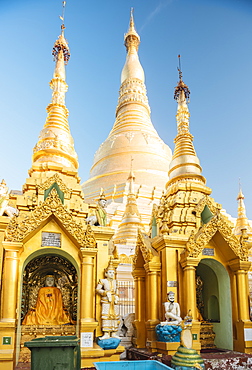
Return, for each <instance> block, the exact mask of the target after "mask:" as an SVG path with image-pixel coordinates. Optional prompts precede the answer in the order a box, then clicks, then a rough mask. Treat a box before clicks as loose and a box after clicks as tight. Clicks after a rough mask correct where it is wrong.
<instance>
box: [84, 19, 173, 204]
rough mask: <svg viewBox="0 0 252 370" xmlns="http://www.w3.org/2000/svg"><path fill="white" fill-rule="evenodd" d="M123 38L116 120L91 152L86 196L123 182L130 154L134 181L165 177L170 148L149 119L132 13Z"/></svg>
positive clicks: (157, 182) (161, 181)
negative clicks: (123, 48) (92, 160)
mask: <svg viewBox="0 0 252 370" xmlns="http://www.w3.org/2000/svg"><path fill="white" fill-rule="evenodd" d="M124 40H125V46H126V49H127V57H126V62H125V65H124V67H123V70H122V74H121V87H120V92H119V100H118V105H117V108H116V120H115V123H114V126H113V128H112V130H111V132H110V134H109V136H108V138H107V139H106V140H105V141H104V142H103V143H102V145H101V146H100V148H99V149H98V151H97V152H96V154H95V157H94V163H93V166H92V168H91V171H90V179H89V180H88V181H86V182H85V183H84V185H83V190H84V193H85V198H86V199H87V200H92V199H94V198H95V197H97V194H98V191H99V189H100V188H101V187H103V188H104V189H105V192H106V189H107V188H108V187H110V186H114V184H122V183H124V184H125V183H126V180H127V175H128V173H129V170H130V168H129V163H130V158H131V156H132V155H133V156H134V172H135V175H136V183H137V184H145V185H146V186H151V187H152V188H153V186H154V185H155V186H157V187H161V188H163V187H164V185H165V183H166V182H167V180H168V176H167V171H168V166H169V163H170V159H171V150H170V148H169V147H168V146H167V145H166V144H165V143H164V142H163V141H162V140H161V138H160V137H159V136H158V133H157V131H156V130H155V128H154V127H153V124H152V122H151V119H150V106H149V103H148V98H147V95H146V87H145V84H144V71H143V68H142V66H141V63H140V61H139V58H138V52H137V51H138V46H139V43H140V37H139V35H138V33H137V32H136V30H135V25H134V19H133V14H132V13H131V17H130V26H129V30H128V32H127V33H126V35H125V37H124ZM106 197H107V199H108V200H109V199H110V198H111V195H110V194H107V192H106Z"/></svg>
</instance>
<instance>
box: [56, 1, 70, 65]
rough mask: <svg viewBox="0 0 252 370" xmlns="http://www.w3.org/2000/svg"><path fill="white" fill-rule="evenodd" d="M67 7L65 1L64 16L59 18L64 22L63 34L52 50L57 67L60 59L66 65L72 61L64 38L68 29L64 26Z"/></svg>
mask: <svg viewBox="0 0 252 370" xmlns="http://www.w3.org/2000/svg"><path fill="white" fill-rule="evenodd" d="M65 7H66V1H63V2H62V15H60V16H59V17H60V19H61V21H62V24H61V34H60V36H59V37H58V39H57V40H56V41H55V43H54V46H53V50H52V55H53V60H54V61H55V62H56V67H57V62H58V61H59V59H63V60H64V62H65V64H67V63H68V61H69V59H70V49H69V46H68V43H67V41H66V40H65V37H64V30H65V29H66V27H65V24H64V22H65Z"/></svg>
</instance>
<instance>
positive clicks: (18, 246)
mask: <svg viewBox="0 0 252 370" xmlns="http://www.w3.org/2000/svg"><path fill="white" fill-rule="evenodd" d="M2 244H3V248H4V250H5V251H6V252H16V253H19V254H20V253H22V252H23V243H22V242H7V241H3V242H2Z"/></svg>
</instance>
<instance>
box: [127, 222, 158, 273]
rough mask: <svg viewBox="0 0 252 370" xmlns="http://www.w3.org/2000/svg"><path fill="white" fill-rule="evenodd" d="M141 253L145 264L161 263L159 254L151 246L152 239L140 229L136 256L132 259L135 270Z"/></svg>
mask: <svg viewBox="0 0 252 370" xmlns="http://www.w3.org/2000/svg"><path fill="white" fill-rule="evenodd" d="M139 253H141V254H142V256H143V259H144V263H145V264H146V263H149V262H160V259H159V255H158V252H157V251H155V249H154V248H153V247H152V246H151V240H150V238H149V237H148V236H147V235H146V234H144V233H142V232H141V231H140V230H139V229H138V235H137V243H136V249H135V254H134V256H133V258H132V268H133V270H134V269H135V268H136V262H137V259H138V256H139Z"/></svg>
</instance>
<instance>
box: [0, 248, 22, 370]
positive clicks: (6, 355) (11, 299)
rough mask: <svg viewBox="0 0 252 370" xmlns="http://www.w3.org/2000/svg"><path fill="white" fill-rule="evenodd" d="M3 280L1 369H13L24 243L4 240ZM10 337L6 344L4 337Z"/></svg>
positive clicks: (0, 338)
mask: <svg viewBox="0 0 252 370" xmlns="http://www.w3.org/2000/svg"><path fill="white" fill-rule="evenodd" d="M3 247H4V260H3V280H2V295H1V320H0V369H3V370H12V369H13V364H15V345H16V321H17V314H16V312H17V290H18V266H19V254H20V251H22V247H23V244H22V243H13V242H3ZM4 337H5V338H8V344H4V340H3V338H4Z"/></svg>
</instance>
